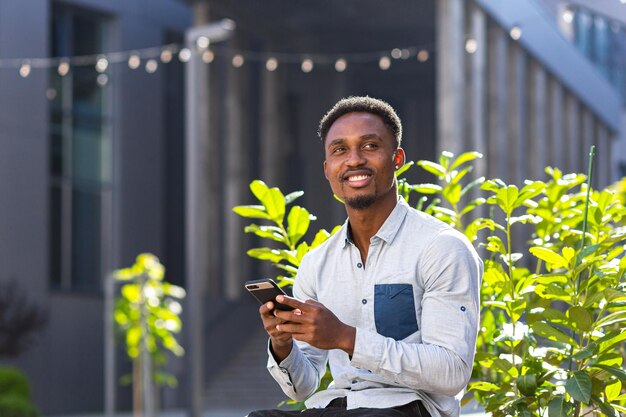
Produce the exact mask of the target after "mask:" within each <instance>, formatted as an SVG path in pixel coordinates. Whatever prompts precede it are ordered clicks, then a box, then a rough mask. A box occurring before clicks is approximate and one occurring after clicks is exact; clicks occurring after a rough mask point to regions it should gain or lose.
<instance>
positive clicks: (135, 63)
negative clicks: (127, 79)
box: [128, 54, 141, 69]
mask: <svg viewBox="0 0 626 417" xmlns="http://www.w3.org/2000/svg"><path fill="white" fill-rule="evenodd" d="M139 65H141V59H140V58H139V55H137V54H132V55H131V56H130V57H128V67H129V68H130V69H137V68H139Z"/></svg>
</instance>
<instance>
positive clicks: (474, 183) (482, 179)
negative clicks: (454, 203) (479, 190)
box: [461, 177, 485, 197]
mask: <svg viewBox="0 0 626 417" xmlns="http://www.w3.org/2000/svg"><path fill="white" fill-rule="evenodd" d="M484 182H485V177H480V178H476V179H475V180H474V181H472V182H470V183H468V184H467V185H466V186H465V187H463V189H462V190H461V197H463V196H464V195H465V194H467V192H468V191H470V190H471V189H473V188H474V187H476V186H479V185H481V184H482V183H484Z"/></svg>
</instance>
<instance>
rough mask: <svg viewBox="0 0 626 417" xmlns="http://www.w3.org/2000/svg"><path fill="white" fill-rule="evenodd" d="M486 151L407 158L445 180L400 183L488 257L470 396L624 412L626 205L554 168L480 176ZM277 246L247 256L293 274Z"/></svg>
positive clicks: (501, 411) (551, 414)
mask: <svg viewBox="0 0 626 417" xmlns="http://www.w3.org/2000/svg"><path fill="white" fill-rule="evenodd" d="M481 157H482V155H480V154H479V153H477V152H468V153H464V154H462V155H459V156H458V157H457V158H455V157H454V155H453V154H451V153H449V152H444V153H442V155H441V156H440V157H439V160H438V162H432V161H419V162H418V163H417V164H413V163H408V164H406V165H405V166H404V167H403V168H402V169H401V170H399V171H398V173H397V174H398V175H402V174H403V173H404V172H406V170H408V169H410V168H411V167H412V166H414V165H417V166H419V167H421V168H422V169H424V170H426V171H427V172H429V173H431V174H433V175H434V176H435V178H436V181H435V182H433V183H426V184H410V183H408V182H407V181H406V180H405V179H404V178H402V177H400V178H398V188H399V192H400V194H401V195H402V196H403V197H404V198H405V199H406V200H407V201H408V202H409V203H410V204H412V205H414V206H415V207H416V208H417V209H419V210H423V211H425V212H427V213H429V214H431V215H433V216H435V217H437V218H439V219H440V220H442V221H444V222H446V223H448V224H450V225H452V226H453V227H455V228H457V229H459V230H460V231H462V232H463V233H465V235H466V236H467V237H468V238H469V239H470V240H471V241H472V242H474V243H475V244H476V246H477V247H478V248H479V250H481V251H483V253H485V254H486V256H484V258H485V259H484V261H485V268H484V276H483V286H482V291H481V303H482V312H481V326H480V332H479V338H478V342H477V354H476V360H475V364H474V372H473V378H472V381H471V382H470V384H469V390H468V395H467V396H466V398H465V399H464V402H468V401H471V400H472V399H475V400H477V401H478V402H479V403H480V404H482V405H483V406H484V407H485V409H486V411H488V412H490V413H492V415H493V416H495V417H500V416H502V417H504V416H509V415H510V416H524V417H526V416H529V417H530V416H537V417H538V416H546V415H547V416H548V417H564V416H582V415H590V414H598V413H600V414H603V415H607V416H617V415H619V414H623V413H626V394H625V393H624V389H623V387H622V384H623V383H624V382H625V381H626V372H625V371H624V370H623V362H624V356H625V353H626V352H625V351H624V349H623V341H624V340H626V327H625V326H624V322H625V321H626V309H625V307H626V283H624V272H625V270H626V258H625V257H624V256H623V252H624V250H625V248H624V239H625V236H626V228H625V227H623V226H621V224H623V220H624V218H625V217H626V209H625V208H624V203H623V201H620V198H619V195H617V194H616V193H615V192H614V191H611V190H610V189H605V190H592V189H591V188H590V187H589V184H588V181H587V180H588V178H587V176H585V175H583V174H576V173H574V174H563V172H562V171H560V170H559V169H557V168H551V167H548V168H546V174H547V177H546V178H545V181H531V180H527V181H525V182H524V183H523V184H522V186H521V187H518V186H517V185H514V184H506V183H504V182H503V181H501V180H499V179H492V180H485V179H484V178H476V179H471V178H470V177H471V175H468V174H470V173H471V172H472V165H471V163H472V162H473V161H475V160H476V159H478V158H481ZM586 181H587V182H586ZM253 184H254V183H253ZM251 188H252V186H251ZM265 188H266V189H267V187H266V186H265ZM268 190H269V189H268ZM276 190H277V189H276ZM253 192H254V190H253ZM479 193H480V194H482V195H479ZM255 195H256V196H257V198H259V200H261V198H260V196H261V195H264V194H263V193H259V192H258V191H257V192H255ZM274 195H275V196H279V194H278V192H276V191H275V192H274ZM281 195H282V194H281ZM299 195H301V194H300V193H299ZM299 195H298V196H299ZM416 195H417V196H418V198H417V202H415V201H411V200H412V199H413V197H415V196H416ZM470 196H472V198H470ZM264 198H268V197H267V196H265V197H264ZM261 201H262V200H261ZM263 205H264V207H265V203H263ZM481 206H484V207H483V209H481V210H477V209H478V208H479V207H481ZM248 207H257V208H258V206H248ZM486 208H489V210H485V209H486ZM239 210H241V209H239ZM235 211H236V212H238V213H239V214H242V215H243V213H242V212H240V211H238V209H237V208H236V209H235ZM486 211H488V212H489V216H488V217H485V216H484V214H482V213H484V212H486ZM264 213H265V214H264V216H266V217H260V216H259V217H258V218H266V219H267V218H270V219H272V217H271V216H270V217H267V215H268V213H269V209H268V208H267V207H265V208H264ZM283 213H284V211H283ZM247 214H254V213H253V212H250V211H249V212H247ZM248 217H252V216H248ZM278 218H279V216H277V217H276V219H278ZM272 220H274V219H272ZM252 226H254V225H252ZM250 227H251V226H249V228H247V229H246V230H247V231H248V232H251V231H252V232H256V231H257V230H258V229H257V228H255V227H252V228H250ZM276 227H277V228H278V229H280V227H279V226H278V225H277V226H276ZM307 227H308V224H307ZM278 229H272V231H277V230H278ZM257 234H258V235H259V236H261V237H265V238H268V237H269V236H267V235H262V234H259V233H257ZM283 240H284V241H287V240H286V239H284V237H283ZM524 242H525V243H524ZM320 243H321V242H320ZM275 251H276V250H275V249H270V248H260V249H256V250H252V251H250V252H249V254H250V255H251V256H255V257H257V258H259V259H265V260H271V261H272V262H274V263H275V264H276V265H277V266H279V267H280V268H282V269H285V270H287V268H285V267H284V261H285V260H287V262H289V264H290V267H289V268H288V270H289V272H290V276H291V277H293V276H294V274H295V272H296V271H297V269H296V268H297V266H298V265H299V259H302V258H301V256H300V258H299V259H298V256H297V255H298V251H297V248H296V250H295V252H294V247H292V248H291V249H290V251H291V255H292V256H295V260H296V261H297V262H291V261H293V260H294V259H291V258H288V257H287V254H286V253H281V252H280V251H277V252H275ZM268 253H271V254H272V255H271V256H270V255H268ZM305 253H306V252H305ZM259 255H261V256H259ZM302 255H303V254H302ZM284 282H285V285H289V284H291V283H292V282H293V279H292V278H291V279H290V280H287V281H284Z"/></svg>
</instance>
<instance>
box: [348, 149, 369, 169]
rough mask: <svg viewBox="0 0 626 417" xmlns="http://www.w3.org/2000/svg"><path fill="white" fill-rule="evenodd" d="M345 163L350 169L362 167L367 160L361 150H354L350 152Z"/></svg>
mask: <svg viewBox="0 0 626 417" xmlns="http://www.w3.org/2000/svg"><path fill="white" fill-rule="evenodd" d="M345 163H346V165H347V166H349V167H355V166H361V165H363V164H365V158H364V157H363V154H362V153H361V151H360V149H353V150H351V151H350V152H348V155H347V157H346V161H345Z"/></svg>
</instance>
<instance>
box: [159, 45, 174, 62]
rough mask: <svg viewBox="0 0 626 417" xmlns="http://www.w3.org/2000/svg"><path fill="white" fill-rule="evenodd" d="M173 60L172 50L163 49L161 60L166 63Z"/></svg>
mask: <svg viewBox="0 0 626 417" xmlns="http://www.w3.org/2000/svg"><path fill="white" fill-rule="evenodd" d="M171 60H172V51H170V50H169V49H164V50H162V51H161V62H162V63H164V64H167V63H169V62H170V61H171Z"/></svg>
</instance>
